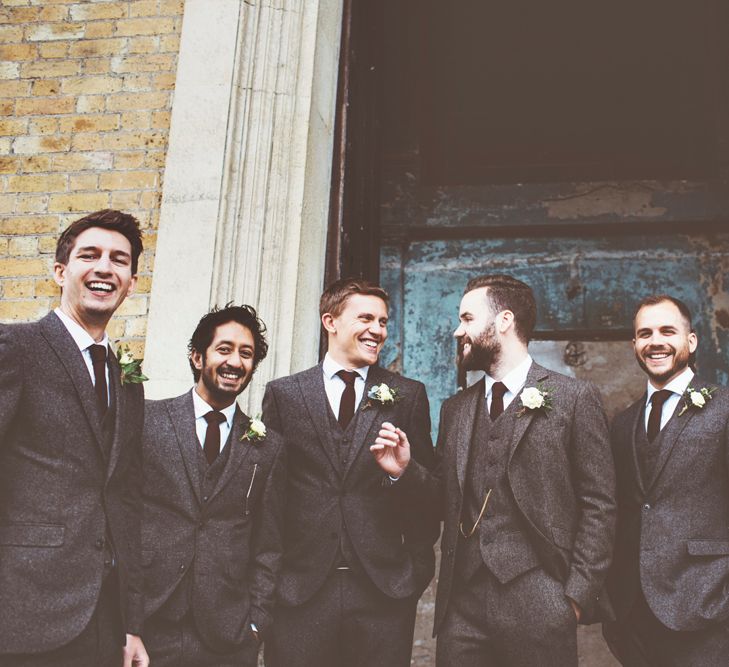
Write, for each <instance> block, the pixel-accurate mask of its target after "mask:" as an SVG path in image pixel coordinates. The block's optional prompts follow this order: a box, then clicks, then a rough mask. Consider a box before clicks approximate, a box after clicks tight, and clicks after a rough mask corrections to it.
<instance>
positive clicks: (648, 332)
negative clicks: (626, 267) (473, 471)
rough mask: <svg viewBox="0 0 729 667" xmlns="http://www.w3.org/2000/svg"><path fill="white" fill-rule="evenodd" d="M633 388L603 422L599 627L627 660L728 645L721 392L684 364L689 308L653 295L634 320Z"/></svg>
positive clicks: (725, 415) (681, 660) (653, 665)
mask: <svg viewBox="0 0 729 667" xmlns="http://www.w3.org/2000/svg"><path fill="white" fill-rule="evenodd" d="M633 324H634V332H635V338H634V339H633V345H634V349H635V356H636V359H637V360H638V364H639V365H640V367H641V368H642V369H643V371H644V372H645V374H646V375H647V376H648V382H647V391H646V393H645V394H644V395H643V397H642V398H641V399H640V400H638V401H636V402H635V403H633V405H631V406H630V407H629V408H628V409H627V410H625V411H624V412H622V413H621V414H619V415H618V416H617V417H616V418H615V420H614V422H613V424H612V429H611V440H612V448H613V452H614V455H615V463H616V471H617V480H618V539H617V542H616V551H615V561H614V563H613V566H612V568H611V569H610V573H609V576H608V590H609V592H610V597H611V600H612V601H613V604H614V606H615V613H616V616H617V619H618V620H617V623H615V624H612V625H610V626H606V627H605V635H606V637H607V638H608V642H609V644H610V646H611V648H612V649H613V652H614V653H615V654H616V655H617V656H618V658H619V659H620V661H621V662H622V664H623V665H625V666H626V667H659V666H660V667H688V666H689V665H707V666H708V665H723V664H726V661H727V656H728V655H729V623H728V622H727V618H729V595H727V591H728V590H729V528H728V526H729V440H728V439H729V435H728V434H729V394H728V392H727V391H726V389H724V388H718V387H717V386H716V385H714V384H712V383H710V382H707V381H705V380H702V379H701V378H699V377H697V376H696V375H695V374H694V371H693V369H692V368H691V360H692V357H693V354H694V352H695V351H696V348H697V345H698V340H697V337H696V334H695V333H694V331H693V328H692V326H691V313H690V311H689V309H688V307H687V306H686V304H684V303H683V302H682V301H680V300H679V299H676V298H675V297H672V296H668V295H658V296H651V297H648V298H646V299H644V300H643V301H642V302H641V303H640V304H639V306H638V309H637V311H636V314H635V318H634V321H633Z"/></svg>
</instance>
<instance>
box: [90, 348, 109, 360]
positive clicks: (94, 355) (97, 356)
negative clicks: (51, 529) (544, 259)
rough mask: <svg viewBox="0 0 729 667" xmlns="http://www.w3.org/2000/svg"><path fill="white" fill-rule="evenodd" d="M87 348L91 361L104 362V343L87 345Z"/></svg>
mask: <svg viewBox="0 0 729 667" xmlns="http://www.w3.org/2000/svg"><path fill="white" fill-rule="evenodd" d="M88 349H89V354H91V361H92V362H93V363H95V364H99V363H106V345H89V348H88Z"/></svg>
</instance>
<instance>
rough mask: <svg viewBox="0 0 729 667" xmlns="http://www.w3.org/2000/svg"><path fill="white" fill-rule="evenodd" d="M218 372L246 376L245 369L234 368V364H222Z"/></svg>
mask: <svg viewBox="0 0 729 667" xmlns="http://www.w3.org/2000/svg"><path fill="white" fill-rule="evenodd" d="M218 373H230V374H231V375H238V376H240V377H244V376H245V372H244V371H243V370H241V369H240V368H233V367H232V366H228V365H225V366H221V367H220V368H219V369H218Z"/></svg>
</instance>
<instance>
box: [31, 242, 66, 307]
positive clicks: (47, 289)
mask: <svg viewBox="0 0 729 667" xmlns="http://www.w3.org/2000/svg"><path fill="white" fill-rule="evenodd" d="M41 240H43V241H45V240H49V241H53V249H52V250H49V251H47V252H53V253H55V250H56V242H55V239H51V238H50V237H47V236H46V237H44V238H43V239H41ZM34 288H35V295H36V296H58V294H59V292H60V287H58V285H56V282H55V280H53V279H51V278H46V279H45V280H36V281H35V286H34Z"/></svg>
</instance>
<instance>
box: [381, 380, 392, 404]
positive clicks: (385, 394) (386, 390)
mask: <svg viewBox="0 0 729 667" xmlns="http://www.w3.org/2000/svg"><path fill="white" fill-rule="evenodd" d="M377 393H378V395H379V398H380V400H381V401H382V402H383V403H390V402H391V401H393V400H394V396H393V395H392V392H391V391H390V387H388V386H387V385H386V384H381V385H380V388H379V390H378V391H377Z"/></svg>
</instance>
